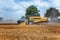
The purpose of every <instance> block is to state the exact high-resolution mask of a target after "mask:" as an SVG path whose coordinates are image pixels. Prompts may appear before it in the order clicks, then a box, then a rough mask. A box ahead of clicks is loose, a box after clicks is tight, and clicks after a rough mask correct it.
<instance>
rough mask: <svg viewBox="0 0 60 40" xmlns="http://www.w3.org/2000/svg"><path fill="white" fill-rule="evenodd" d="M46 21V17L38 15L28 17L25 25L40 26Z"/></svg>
mask: <svg viewBox="0 0 60 40" xmlns="http://www.w3.org/2000/svg"><path fill="white" fill-rule="evenodd" d="M47 21H48V19H47V17H40V16H38V15H35V16H28V19H27V23H26V24H40V23H46V22H47Z"/></svg>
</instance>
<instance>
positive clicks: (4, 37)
mask: <svg viewBox="0 0 60 40" xmlns="http://www.w3.org/2000/svg"><path fill="white" fill-rule="evenodd" d="M0 40H60V25H59V24H53V23H52V24H43V25H0Z"/></svg>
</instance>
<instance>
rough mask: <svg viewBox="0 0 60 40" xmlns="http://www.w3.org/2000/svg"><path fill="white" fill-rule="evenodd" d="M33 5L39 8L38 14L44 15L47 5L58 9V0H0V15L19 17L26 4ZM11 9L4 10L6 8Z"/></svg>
mask: <svg viewBox="0 0 60 40" xmlns="http://www.w3.org/2000/svg"><path fill="white" fill-rule="evenodd" d="M30 5H35V6H36V7H37V8H38V9H39V10H40V14H41V15H44V13H45V11H46V9H48V8H49V7H55V8H57V9H59V10H60V0H50V1H49V2H48V1H42V0H32V1H29V2H28V1H22V2H19V3H15V0H0V15H2V16H4V17H5V16H7V15H8V16H9V17H10V16H11V18H14V19H15V18H16V19H17V18H20V17H21V16H22V15H24V14H25V10H26V8H27V7H28V6H30ZM9 8H10V10H13V11H10V12H8V11H6V10H9ZM6 18H7V17H6Z"/></svg>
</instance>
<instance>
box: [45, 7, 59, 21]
mask: <svg viewBox="0 0 60 40" xmlns="http://www.w3.org/2000/svg"><path fill="white" fill-rule="evenodd" d="M58 16H60V13H59V11H58V10H57V9H55V8H49V9H47V10H46V13H45V17H48V18H51V20H52V19H53V18H57V17H58Z"/></svg>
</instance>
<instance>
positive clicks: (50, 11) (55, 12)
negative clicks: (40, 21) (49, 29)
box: [25, 5, 60, 20]
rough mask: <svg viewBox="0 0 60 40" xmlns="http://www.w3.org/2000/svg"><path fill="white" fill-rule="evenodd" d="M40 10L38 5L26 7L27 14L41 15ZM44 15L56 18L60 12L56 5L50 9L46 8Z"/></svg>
mask: <svg viewBox="0 0 60 40" xmlns="http://www.w3.org/2000/svg"><path fill="white" fill-rule="evenodd" d="M39 12H40V11H39V10H38V9H37V7H36V6H34V5H31V6H29V7H28V8H27V9H26V14H25V15H31V14H33V15H35V14H38V15H40V13H39ZM44 16H45V17H47V18H50V19H51V20H52V19H54V18H57V17H59V16H60V12H59V10H58V9H56V8H54V7H51V8H49V9H47V10H46V13H44Z"/></svg>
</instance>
